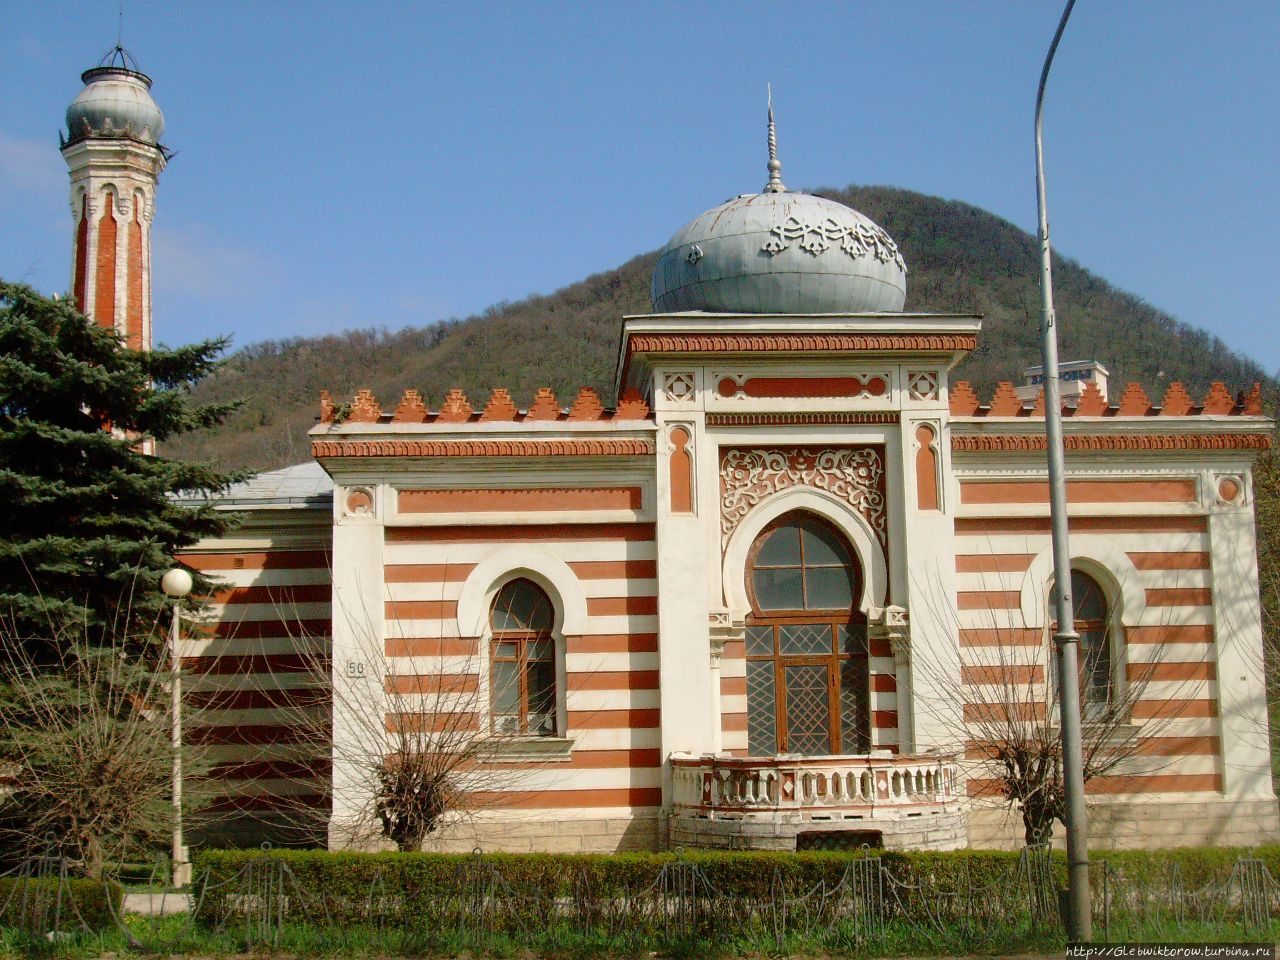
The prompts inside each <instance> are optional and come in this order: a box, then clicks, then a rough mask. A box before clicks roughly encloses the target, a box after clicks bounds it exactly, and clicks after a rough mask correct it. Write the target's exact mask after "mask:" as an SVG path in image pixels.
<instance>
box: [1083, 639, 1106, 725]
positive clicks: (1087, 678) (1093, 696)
mask: <svg viewBox="0 0 1280 960" xmlns="http://www.w3.org/2000/svg"><path fill="white" fill-rule="evenodd" d="M1076 628H1077V629H1078V630H1079V631H1080V653H1079V656H1080V687H1081V693H1082V695H1083V697H1084V705H1085V717H1086V718H1087V719H1098V718H1100V717H1103V716H1105V715H1106V711H1107V708H1108V707H1109V706H1110V705H1111V644H1110V643H1108V641H1107V632H1106V630H1104V629H1089V628H1088V627H1082V626H1080V625H1079V624H1077V627H1076Z"/></svg>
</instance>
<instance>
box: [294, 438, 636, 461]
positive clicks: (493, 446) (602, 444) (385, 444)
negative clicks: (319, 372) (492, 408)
mask: <svg viewBox="0 0 1280 960" xmlns="http://www.w3.org/2000/svg"><path fill="white" fill-rule="evenodd" d="M656 451H657V445H656V444H655V443H654V441H652V440H629V439H619V438H604V439H577V440H313V441H312V442H311V455H312V456H313V457H315V458H316V459H321V458H326V457H643V456H648V457H651V456H654V454H655V453H656Z"/></svg>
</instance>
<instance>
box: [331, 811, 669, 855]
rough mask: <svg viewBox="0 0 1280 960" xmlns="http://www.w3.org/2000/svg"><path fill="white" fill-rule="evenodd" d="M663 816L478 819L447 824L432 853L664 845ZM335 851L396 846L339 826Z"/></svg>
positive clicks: (432, 840)
mask: <svg viewBox="0 0 1280 960" xmlns="http://www.w3.org/2000/svg"><path fill="white" fill-rule="evenodd" d="M661 836H662V832H661V830H660V829H659V816H658V814H657V813H656V812H655V813H653V814H648V815H642V816H637V817H617V818H609V819H594V820H555V819H551V818H550V817H548V818H545V819H521V820H510V821H497V820H474V821H466V820H464V821H460V822H457V823H451V824H447V825H446V826H444V827H442V828H441V829H440V830H438V831H437V832H436V833H434V834H432V835H431V836H429V837H428V838H427V841H426V843H425V844H423V847H422V849H423V850H426V851H429V852H432V853H470V852H471V851H473V850H476V849H479V850H482V851H484V852H485V853H620V852H623V851H628V850H658V849H661V846H660V839H661ZM329 849H331V850H335V849H345V850H350V849H357V850H379V849H393V847H392V846H391V845H390V844H389V843H388V842H387V841H386V840H384V839H383V838H381V837H365V838H354V837H352V836H350V835H344V833H343V831H342V830H341V829H340V828H339V827H337V826H333V827H331V828H330V830H329Z"/></svg>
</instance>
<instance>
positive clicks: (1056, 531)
mask: <svg viewBox="0 0 1280 960" xmlns="http://www.w3.org/2000/svg"><path fill="white" fill-rule="evenodd" d="M1075 2H1076V0H1067V6H1066V9H1065V10H1064V11H1063V12H1062V19H1061V20H1060V21H1059V22H1058V30H1057V32H1056V33H1055V34H1054V35H1053V42H1052V43H1051V44H1050V45H1049V53H1048V55H1047V56H1046V57H1045V59H1044V69H1043V70H1041V72H1040V87H1039V90H1038V91H1037V93H1036V208H1037V212H1038V214H1039V229H1040V237H1039V239H1040V301H1041V312H1040V337H1041V341H1040V350H1041V357H1042V361H1043V363H1044V424H1045V446H1046V447H1047V448H1048V454H1049V457H1048V459H1049V464H1048V466H1049V515H1050V518H1051V523H1052V530H1053V579H1054V583H1055V585H1056V587H1057V591H1056V592H1057V607H1058V609H1057V616H1058V629H1057V631H1056V632H1055V633H1054V637H1053V639H1054V647H1055V649H1056V651H1057V659H1058V701H1059V708H1060V716H1061V727H1062V786H1063V794H1064V797H1063V799H1064V805H1065V807H1066V810H1065V815H1066V816H1065V820H1066V827H1067V917H1066V921H1067V923H1066V926H1067V939H1068V940H1070V941H1071V942H1074V943H1088V942H1089V941H1090V940H1092V939H1093V918H1092V915H1091V913H1092V910H1091V906H1090V903H1089V827H1088V822H1087V820H1086V813H1085V805H1084V759H1083V750H1082V748H1081V743H1080V676H1079V674H1078V673H1077V664H1078V662H1079V647H1080V636H1079V634H1077V633H1076V629H1075V611H1074V599H1073V598H1072V596H1071V550H1070V548H1069V546H1068V545H1067V492H1066V478H1065V473H1066V468H1065V457H1064V455H1063V447H1062V398H1061V392H1060V390H1059V388H1058V328H1057V322H1056V319H1055V317H1054V314H1053V272H1052V269H1051V266H1052V261H1051V257H1050V251H1049V214H1048V209H1047V206H1046V201H1045V188H1044V145H1043V142H1042V135H1041V127H1042V119H1043V114H1044V88H1045V84H1046V83H1047V82H1048V80H1049V67H1050V66H1052V65H1053V55H1054V53H1056V52H1057V50H1058V41H1059V40H1061V39H1062V32H1063V31H1064V30H1065V29H1066V27H1067V18H1068V17H1070V16H1071V8H1072V7H1074V6H1075Z"/></svg>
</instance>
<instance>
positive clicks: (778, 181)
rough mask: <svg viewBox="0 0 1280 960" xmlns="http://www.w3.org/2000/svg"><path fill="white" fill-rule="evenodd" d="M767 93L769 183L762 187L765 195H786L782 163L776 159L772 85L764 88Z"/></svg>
mask: <svg viewBox="0 0 1280 960" xmlns="http://www.w3.org/2000/svg"><path fill="white" fill-rule="evenodd" d="M766 89H767V90H768V93H769V182H768V183H766V184H765V185H764V192H765V193H786V192H787V188H786V185H785V184H784V183H783V182H782V161H780V160H779V159H778V131H777V128H776V127H775V126H774V123H773V84H772V83H770V84H768V85H767V86H766Z"/></svg>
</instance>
